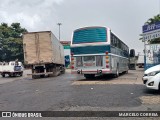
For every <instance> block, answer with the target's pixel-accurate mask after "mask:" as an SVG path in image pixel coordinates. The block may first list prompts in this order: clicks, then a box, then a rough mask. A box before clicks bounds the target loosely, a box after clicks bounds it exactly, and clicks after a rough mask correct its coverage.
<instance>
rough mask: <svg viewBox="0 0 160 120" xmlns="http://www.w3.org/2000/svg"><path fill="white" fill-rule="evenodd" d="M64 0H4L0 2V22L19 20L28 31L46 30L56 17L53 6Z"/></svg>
mask: <svg viewBox="0 0 160 120" xmlns="http://www.w3.org/2000/svg"><path fill="white" fill-rule="evenodd" d="M63 1H64V0H33V1H30V0H19V1H15V0H5V1H4V2H1V0H0V2H1V4H0V18H1V19H0V22H6V23H9V24H11V23H12V22H20V23H21V25H22V26H23V27H25V28H27V29H28V30H29V31H36V30H37V31H38V30H47V29H49V28H50V26H51V25H50V24H53V23H54V22H56V20H57V19H58V16H57V14H56V10H55V6H59V5H60V4H62V3H63Z"/></svg>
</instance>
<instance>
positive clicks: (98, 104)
mask: <svg viewBox="0 0 160 120" xmlns="http://www.w3.org/2000/svg"><path fill="white" fill-rule="evenodd" d="M28 73H30V71H29V70H26V71H25V74H24V76H23V77H13V78H9V77H6V78H0V111H57V110H58V111H156V110H160V93H159V92H158V91H154V90H148V89H147V88H146V87H145V86H144V85H143V83H142V80H141V77H142V76H143V70H142V69H138V70H136V71H129V73H128V74H122V75H121V76H120V77H119V78H116V79H115V78H113V77H111V76H103V77H96V78H95V79H92V80H86V79H85V78H84V77H83V76H81V75H72V74H71V73H70V70H66V73H65V74H62V75H60V76H57V77H49V78H42V79H31V77H30V76H27V74H28ZM59 119H60V118H59ZM67 119H69V118H67ZM72 119H73V118H72ZM76 119H80V118H76ZM81 119H85V118H81ZM95 119H103V118H95ZM110 119H114V118H110ZM120 119H121V118H120ZM129 119H131V118H129Z"/></svg>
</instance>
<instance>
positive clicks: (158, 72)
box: [142, 65, 160, 90]
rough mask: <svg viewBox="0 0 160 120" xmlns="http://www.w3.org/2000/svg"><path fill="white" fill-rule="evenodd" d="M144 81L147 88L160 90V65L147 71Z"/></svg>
mask: <svg viewBox="0 0 160 120" xmlns="http://www.w3.org/2000/svg"><path fill="white" fill-rule="evenodd" d="M142 80H143V83H144V84H145V85H146V86H147V88H149V89H155V90H160V65H156V66H153V67H151V68H149V69H147V70H146V71H145V72H144V76H143V78H142Z"/></svg>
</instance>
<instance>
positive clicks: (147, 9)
mask: <svg viewBox="0 0 160 120" xmlns="http://www.w3.org/2000/svg"><path fill="white" fill-rule="evenodd" d="M159 12H160V0H0V23H2V22H6V23H9V24H11V23H12V22H19V23H21V26H22V27H25V28H26V29H27V30H28V31H29V32H30V31H44V30H47V31H48V30H51V31H52V32H53V33H54V34H55V35H56V36H57V38H58V25H57V23H58V22H61V23H62V26H61V39H62V40H65V41H69V40H71V34H72V31H73V30H75V29H77V28H79V27H85V26H97V25H98V26H107V27H110V28H111V29H112V31H113V32H114V33H115V34H117V35H118V37H119V38H120V39H121V40H122V41H124V42H125V43H126V44H127V45H128V46H129V47H130V49H131V48H134V49H135V50H136V53H137V52H142V50H143V43H142V42H141V41H139V38H140V37H139V34H141V32H142V28H141V27H142V25H143V24H144V22H146V21H147V20H148V19H149V18H151V17H153V16H155V15H157V14H158V13H159Z"/></svg>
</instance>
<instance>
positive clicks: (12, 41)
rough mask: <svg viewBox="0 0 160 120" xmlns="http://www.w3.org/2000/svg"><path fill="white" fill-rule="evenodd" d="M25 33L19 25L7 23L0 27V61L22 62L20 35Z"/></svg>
mask: <svg viewBox="0 0 160 120" xmlns="http://www.w3.org/2000/svg"><path fill="white" fill-rule="evenodd" d="M24 32H27V30H26V29H25V28H21V26H20V23H12V24H11V26H8V24H7V23H1V25H0V61H13V60H16V59H18V60H19V61H23V44H22V42H23V41H22V34H23V33H24Z"/></svg>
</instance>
